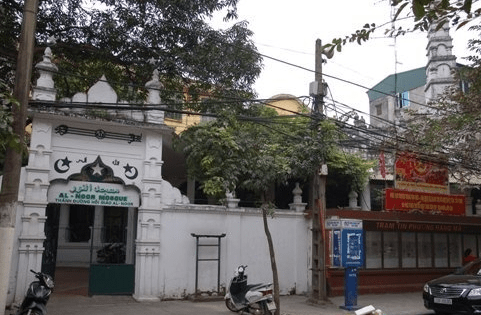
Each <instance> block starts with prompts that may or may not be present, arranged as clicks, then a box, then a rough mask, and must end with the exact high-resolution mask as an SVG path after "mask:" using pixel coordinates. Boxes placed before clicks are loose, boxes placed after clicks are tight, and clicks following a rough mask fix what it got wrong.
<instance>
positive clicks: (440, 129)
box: [403, 25, 481, 184]
mask: <svg viewBox="0 0 481 315" xmlns="http://www.w3.org/2000/svg"><path fill="white" fill-rule="evenodd" d="M471 29H473V30H476V31H478V32H479V31H481V27H480V26H479V25H477V26H473V27H471ZM468 46H469V48H470V50H471V51H473V53H474V55H472V56H470V57H468V58H467V59H468V61H470V62H471V64H470V65H469V66H466V67H461V68H460V69H457V71H456V72H455V73H454V75H455V78H456V82H458V83H460V82H462V84H463V86H464V87H465V88H464V89H461V88H460V86H459V85H454V86H451V87H450V88H449V89H447V90H446V91H445V92H444V94H442V95H441V96H440V97H439V99H438V100H436V101H435V102H432V104H430V105H431V106H432V107H433V108H435V109H436V111H435V113H430V114H429V115H426V114H424V115H421V114H419V113H416V112H413V111H411V112H410V115H409V117H411V118H410V120H409V121H408V123H407V128H406V131H405V132H404V135H403V136H404V138H405V146H406V147H407V148H409V149H411V150H416V151H418V152H423V153H424V154H427V155H429V156H431V157H434V158H441V159H443V160H446V161H449V162H450V163H451V165H450V166H451V167H450V169H451V174H452V175H454V176H456V177H457V180H458V181H459V182H461V183H466V184H469V182H470V180H471V179H474V177H475V176H481V167H480V165H481V156H480V149H479V148H480V145H481V133H480V132H479V130H480V129H481V58H480V53H481V41H480V40H479V39H473V40H470V41H469V43H468Z"/></svg>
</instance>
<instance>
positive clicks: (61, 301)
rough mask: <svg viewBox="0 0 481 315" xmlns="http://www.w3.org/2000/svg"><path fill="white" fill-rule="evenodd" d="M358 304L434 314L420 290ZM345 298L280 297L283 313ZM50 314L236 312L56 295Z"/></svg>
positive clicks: (218, 304)
mask: <svg viewBox="0 0 481 315" xmlns="http://www.w3.org/2000/svg"><path fill="white" fill-rule="evenodd" d="M357 302H358V303H357V305H358V306H359V307H364V306H368V305H372V306H374V307H375V308H376V309H381V310H382V311H383V313H384V314H386V315H432V314H433V312H432V311H429V310H426V309H425V308H424V306H423V301H422V297H421V293H420V292H416V293H402V294H375V295H362V296H359V297H358V301H357ZM342 305H344V297H334V298H330V299H329V301H327V302H325V303H322V304H311V303H309V302H308V300H307V298H306V297H305V296H300V295H293V296H281V314H282V315H314V314H315V315H320V314H322V315H344V314H354V311H347V310H344V309H341V308H340V306H342ZM47 308H48V314H49V315H85V314H88V315H114V314H115V315H117V314H133V315H137V314H142V315H154V314H155V315H169V314H176V315H190V314H192V315H217V314H224V315H226V314H234V313H232V312H230V311H229V310H228V309H227V308H226V307H225V305H224V301H210V302H192V301H187V300H182V301H179V300H176V301H162V302H142V303H139V302H136V301H135V300H134V299H133V298H132V297H129V296H93V297H86V296H80V295H55V292H54V293H53V295H52V297H51V299H50V302H49V304H48V305H47Z"/></svg>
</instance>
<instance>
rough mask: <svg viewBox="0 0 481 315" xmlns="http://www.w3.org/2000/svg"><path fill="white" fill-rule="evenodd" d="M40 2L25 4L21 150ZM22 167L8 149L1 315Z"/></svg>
mask: <svg viewBox="0 0 481 315" xmlns="http://www.w3.org/2000/svg"><path fill="white" fill-rule="evenodd" d="M38 1H39V0H26V1H25V4H24V9H23V19H22V30H21V35H20V46H19V50H18V57H17V69H16V72H15V88H14V91H13V96H14V97H15V98H16V99H17V100H18V101H19V106H14V107H13V109H12V114H13V123H12V127H13V132H14V133H15V134H16V135H18V137H19V140H20V146H21V147H22V149H23V146H24V139H25V121H26V118H27V106H28V98H29V91H30V89H29V88H30V80H31V77H32V63H33V47H34V45H35V27H36V22H37V9H38ZM21 167H22V152H21V151H18V149H14V148H11V147H7V152H6V156H5V165H4V173H3V179H2V190H1V192H0V256H2V259H1V260H0V261H1V262H2V265H1V266H2V272H0V287H2V289H1V290H0V315H1V314H4V312H5V305H6V300H7V291H8V280H9V276H10V265H11V259H12V249H13V235H14V233H15V219H16V211H17V203H18V191H19V183H20V172H21Z"/></svg>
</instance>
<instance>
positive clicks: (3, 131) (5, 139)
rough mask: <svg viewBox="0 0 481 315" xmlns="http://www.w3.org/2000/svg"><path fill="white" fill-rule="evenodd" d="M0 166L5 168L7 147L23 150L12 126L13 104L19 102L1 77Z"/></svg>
mask: <svg viewBox="0 0 481 315" xmlns="http://www.w3.org/2000/svg"><path fill="white" fill-rule="evenodd" d="M0 102H1V103H0V166H1V168H2V169H3V161H4V159H5V151H6V150H7V148H13V149H15V150H17V151H23V150H24V149H25V148H23V147H22V145H21V144H20V141H19V137H18V135H16V134H15V133H14V132H13V128H12V122H13V117H12V112H11V108H12V106H18V102H17V101H16V100H15V99H14V98H13V96H12V93H11V92H10V90H9V88H8V86H7V84H5V82H3V81H2V80H1V79H0Z"/></svg>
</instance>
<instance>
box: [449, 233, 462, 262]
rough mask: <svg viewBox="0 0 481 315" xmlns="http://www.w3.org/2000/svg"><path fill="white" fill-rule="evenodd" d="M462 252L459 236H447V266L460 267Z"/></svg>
mask: <svg viewBox="0 0 481 315" xmlns="http://www.w3.org/2000/svg"><path fill="white" fill-rule="evenodd" d="M462 255H463V251H462V248H461V235H460V234H449V265H450V266H461V264H462V259H461V256H462Z"/></svg>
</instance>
